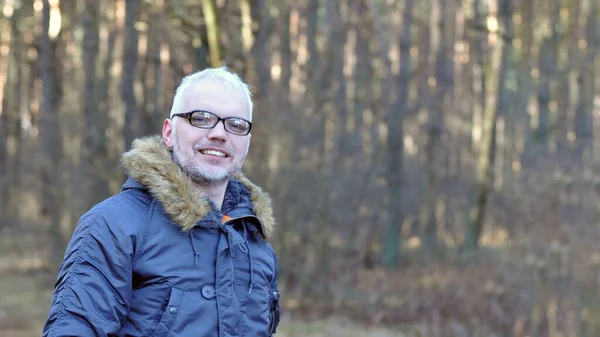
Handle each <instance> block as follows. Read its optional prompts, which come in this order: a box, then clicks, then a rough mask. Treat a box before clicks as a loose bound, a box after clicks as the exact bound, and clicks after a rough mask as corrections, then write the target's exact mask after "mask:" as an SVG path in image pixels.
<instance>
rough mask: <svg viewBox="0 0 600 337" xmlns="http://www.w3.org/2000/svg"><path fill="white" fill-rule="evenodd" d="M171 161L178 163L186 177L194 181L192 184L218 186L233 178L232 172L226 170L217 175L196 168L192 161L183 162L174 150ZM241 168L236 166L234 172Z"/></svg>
mask: <svg viewBox="0 0 600 337" xmlns="http://www.w3.org/2000/svg"><path fill="white" fill-rule="evenodd" d="M173 161H174V162H175V163H177V165H179V167H180V168H181V170H182V171H183V172H184V173H185V174H187V176H188V177H190V179H191V180H192V181H193V182H194V184H196V185H199V186H206V187H210V186H218V185H222V184H224V183H226V182H228V181H229V180H230V179H232V178H233V176H234V174H232V173H231V172H227V174H225V175H221V174H219V175H217V174H214V173H213V174H211V173H212V172H209V173H207V172H202V170H200V169H198V168H197V167H195V166H194V164H193V163H188V162H183V161H182V160H180V159H179V157H178V156H177V154H176V153H175V151H173ZM240 169H241V168H237V167H236V172H239V171H240Z"/></svg>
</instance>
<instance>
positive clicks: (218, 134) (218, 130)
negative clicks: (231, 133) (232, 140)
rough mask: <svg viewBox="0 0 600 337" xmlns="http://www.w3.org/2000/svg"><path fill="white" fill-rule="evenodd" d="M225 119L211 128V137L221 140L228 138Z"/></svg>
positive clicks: (209, 135) (209, 134)
mask: <svg viewBox="0 0 600 337" xmlns="http://www.w3.org/2000/svg"><path fill="white" fill-rule="evenodd" d="M223 123H224V121H219V122H218V123H217V125H215V127H214V128H212V129H210V130H209V132H208V138H209V139H217V140H221V141H225V140H227V131H225V124H223Z"/></svg>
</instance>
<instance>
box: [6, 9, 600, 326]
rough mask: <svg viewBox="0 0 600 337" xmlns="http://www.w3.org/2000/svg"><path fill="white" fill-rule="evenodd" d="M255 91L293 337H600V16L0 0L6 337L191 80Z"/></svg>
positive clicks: (251, 159)
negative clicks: (225, 72) (213, 75)
mask: <svg viewBox="0 0 600 337" xmlns="http://www.w3.org/2000/svg"><path fill="white" fill-rule="evenodd" d="M218 66H227V67H228V68H229V69H230V70H231V71H233V72H235V73H237V74H239V75H240V76H241V77H242V78H243V79H244V80H245V81H246V82H247V83H249V85H250V86H251V89H252V92H253V101H254V104H255V105H254V117H253V128H252V135H253V137H252V145H251V147H250V152H249V154H248V158H247V160H246V164H245V166H244V173H245V174H246V176H248V177H249V178H250V179H252V180H253V181H254V182H256V183H257V184H259V185H260V186H263V188H264V189H265V190H266V191H267V192H268V193H269V194H270V196H271V197H272V198H273V203H274V207H275V215H276V219H277V229H276V233H275V237H274V238H273V239H272V245H273V247H274V248H275V251H276V252H277V254H278V256H279V263H280V274H279V283H280V290H281V301H282V302H281V303H282V315H283V319H282V327H281V329H280V330H279V331H278V332H279V333H278V336H371V335H373V336H431V337H462V336H465V337H466V336H482V337H483V336H486V337H487V336H516V337H518V336H522V337H525V336H535V337H542V336H547V337H559V336H560V337H563V336H565V337H566V336H584V337H585V336H598V335H600V319H599V317H600V278H599V277H598V276H599V275H600V245H598V242H599V241H600V203H599V201H600V198H598V194H600V175H599V173H600V2H598V1H595V0H521V1H517V0H420V1H416V0H296V1H291V0H168V1H167V0H82V1H74V0H0V102H1V104H0V172H1V175H0V294H2V295H0V337H1V336H11V337H14V336H16V337H20V336H22V337H30V336H36V335H38V336H39V334H40V332H41V329H42V326H43V322H44V321H45V319H46V317H47V314H48V308H49V304H50V295H51V291H52V289H53V284H54V282H55V280H56V272H57V268H58V265H59V264H60V262H61V260H62V258H63V254H64V252H65V247H66V245H67V243H68V242H69V239H70V238H71V234H72V233H73V230H74V226H75V225H76V224H77V221H78V219H79V217H80V216H81V215H82V214H83V213H85V212H86V211H87V210H88V209H89V208H90V207H92V206H93V205H94V204H96V203H98V202H100V201H102V200H103V199H105V198H107V197H109V196H111V195H114V194H116V193H118V192H119V190H120V188H121V185H122V184H123V183H124V181H125V178H126V177H125V175H124V173H123V168H122V166H121V155H122V154H123V153H124V152H125V151H127V150H128V149H129V148H130V147H131V144H132V142H133V140H134V139H136V138H139V137H143V136H148V135H155V134H159V133H160V130H161V126H162V123H163V121H164V120H165V118H168V115H169V111H170V109H171V104H172V103H173V96H174V93H175V89H176V88H177V86H178V85H179V83H180V81H181V79H182V78H183V77H184V76H185V75H187V74H190V73H192V72H195V71H198V70H201V69H204V68H207V67H218Z"/></svg>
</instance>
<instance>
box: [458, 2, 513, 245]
mask: <svg viewBox="0 0 600 337" xmlns="http://www.w3.org/2000/svg"><path fill="white" fill-rule="evenodd" d="M477 1H480V0H477ZM497 2H498V6H497V9H498V10H497V11H496V13H490V15H495V17H496V19H497V20H498V31H497V32H492V33H493V34H494V35H493V37H492V38H493V40H492V42H491V47H492V51H491V57H490V62H491V64H490V72H489V76H488V77H487V85H486V86H487V88H488V89H487V94H486V97H485V105H484V107H485V108H484V111H483V112H484V114H483V125H484V128H483V133H482V143H481V145H482V146H481V151H480V152H479V156H478V162H477V172H476V173H477V196H476V200H475V204H474V205H473V206H472V207H471V210H470V213H469V217H468V219H469V223H468V228H467V231H466V235H465V241H464V248H465V250H466V251H473V250H475V249H477V248H478V247H479V239H480V237H481V233H482V231H483V222H484V217H485V210H486V206H487V200H488V196H489V193H490V191H491V188H492V171H493V168H494V159H495V155H496V126H497V116H498V114H499V113H500V112H499V110H500V108H501V105H500V102H501V98H502V97H503V95H504V78H505V77H506V74H505V71H506V68H505V64H506V63H507V59H508V57H509V55H510V52H511V50H510V42H509V41H506V40H505V38H504V36H508V37H509V36H511V34H512V24H511V22H512V0H497ZM500 15H501V16H500ZM503 32H505V34H502V33H503Z"/></svg>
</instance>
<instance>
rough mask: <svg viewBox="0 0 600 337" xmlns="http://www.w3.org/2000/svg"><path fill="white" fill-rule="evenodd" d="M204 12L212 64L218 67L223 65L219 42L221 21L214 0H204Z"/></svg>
mask: <svg viewBox="0 0 600 337" xmlns="http://www.w3.org/2000/svg"><path fill="white" fill-rule="evenodd" d="M202 14H203V15H204V22H205V24H206V33H207V35H208V53H209V59H210V65H211V66H212V67H218V66H220V65H221V46H220V43H219V23H218V22H217V13H216V11H215V4H214V1H213V0H202Z"/></svg>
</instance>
